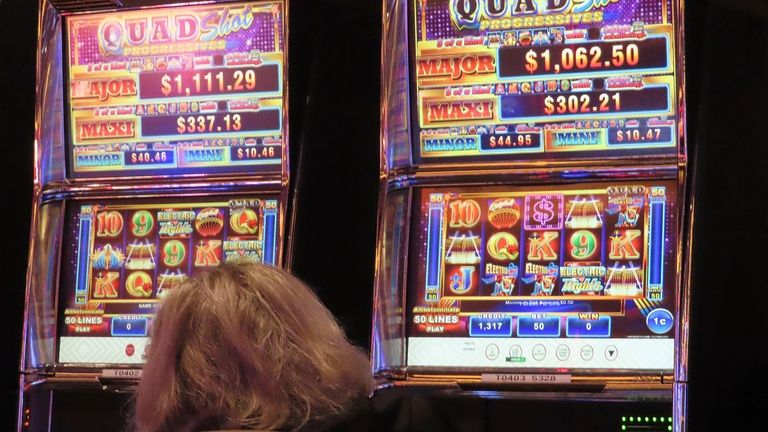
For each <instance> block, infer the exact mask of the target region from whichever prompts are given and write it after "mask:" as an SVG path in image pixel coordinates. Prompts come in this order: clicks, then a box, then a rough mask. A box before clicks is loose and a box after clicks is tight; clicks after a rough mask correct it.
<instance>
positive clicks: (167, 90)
mask: <svg viewBox="0 0 768 432" xmlns="http://www.w3.org/2000/svg"><path fill="white" fill-rule="evenodd" d="M160 82H161V84H162V86H163V88H162V89H161V91H162V92H163V94H164V95H166V96H168V95H169V94H171V77H169V76H168V74H165V75H163V79H162V80H160Z"/></svg>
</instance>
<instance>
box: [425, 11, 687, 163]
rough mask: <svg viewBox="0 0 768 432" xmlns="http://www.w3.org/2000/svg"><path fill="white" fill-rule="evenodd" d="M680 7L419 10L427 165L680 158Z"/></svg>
mask: <svg viewBox="0 0 768 432" xmlns="http://www.w3.org/2000/svg"><path fill="white" fill-rule="evenodd" d="M675 5H676V2H675V1H674V0H601V1H597V0H588V1H576V0H550V1H532V0H528V1H526V0H493V1H492V0H411V10H412V13H413V15H412V16H413V17H414V19H413V21H412V30H411V34H412V37H413V39H414V41H415V42H414V43H413V44H412V45H413V48H412V49H413V50H414V51H413V52H412V63H411V70H412V76H413V84H412V85H413V88H414V89H415V91H414V92H413V96H412V97H413V104H414V106H415V107H417V109H415V110H414V112H415V114H414V116H415V117H417V118H414V119H413V123H414V124H415V125H418V127H417V131H418V133H416V134H414V143H413V145H414V155H416V158H417V161H419V162H422V163H437V162H443V163H449V162H450V163H453V162H462V161H489V162H490V161H501V160H531V159H542V158H544V159H549V160H556V159H567V158H584V157H588V158H604V157H611V156H613V157H619V156H622V157H626V156H659V155H662V156H674V155H675V154H676V151H677V144H678V128H679V126H680V121H679V113H678V112H677V111H678V110H677V103H678V101H677V96H676V92H677V90H676V89H677V84H676V79H677V77H676V72H675V71H676V69H675V53H676V47H675V34H676V33H675V32H676V23H675V22H674V20H673V15H674V14H673V10H674V7H675Z"/></svg>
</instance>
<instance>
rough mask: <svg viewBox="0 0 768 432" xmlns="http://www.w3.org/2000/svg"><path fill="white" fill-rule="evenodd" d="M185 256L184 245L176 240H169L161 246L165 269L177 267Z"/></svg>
mask: <svg viewBox="0 0 768 432" xmlns="http://www.w3.org/2000/svg"><path fill="white" fill-rule="evenodd" d="M186 255H187V250H186V248H185V247H184V244H183V243H182V242H180V241H178V240H171V241H169V242H168V243H166V244H165V246H163V264H165V265H166V266H167V267H178V266H179V265H181V263H183V262H184V257H186Z"/></svg>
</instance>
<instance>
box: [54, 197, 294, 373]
mask: <svg viewBox="0 0 768 432" xmlns="http://www.w3.org/2000/svg"><path fill="white" fill-rule="evenodd" d="M279 208H280V206H279V205H278V199H277V198H276V197H268V196H267V197H265V196H261V197H253V196H244V197H219V196H217V197H210V198H208V199H194V200H190V199H182V198H179V199H177V200H174V201H168V200H167V199H165V200H159V199H154V200H143V201H142V200H120V201H114V200H104V201H98V202H90V201H88V202H72V203H70V205H68V206H67V208H66V213H65V214H66V216H65V222H64V223H65V232H64V238H63V244H64V248H63V252H62V257H61V263H62V265H61V271H60V274H61V276H60V277H61V282H60V288H59V296H60V299H59V304H60V305H61V311H62V313H60V314H59V331H58V338H59V339H58V340H59V344H58V363H60V364H68V365H76V364H141V363H143V362H144V358H145V355H144V354H145V347H146V345H147V342H148V335H149V330H150V327H151V325H152V320H153V318H154V314H155V312H156V309H157V306H159V302H160V301H161V300H162V298H163V297H165V296H166V295H167V294H168V293H169V292H171V291H173V289H174V288H175V287H176V286H178V284H179V283H181V282H183V281H184V279H186V278H187V277H189V276H190V275H193V274H195V273H196V272H199V271H204V270H205V269H207V268H211V267H216V266H219V265H220V264H221V263H227V262H255V263H265V264H271V265H275V264H276V263H277V256H278V253H279V251H278V245H279V244H280V241H279V240H280V237H281V235H280V232H281V228H280V215H279V214H278V212H279Z"/></svg>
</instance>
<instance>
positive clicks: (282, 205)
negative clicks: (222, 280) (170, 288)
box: [42, 190, 287, 373]
mask: <svg viewBox="0 0 768 432" xmlns="http://www.w3.org/2000/svg"><path fill="white" fill-rule="evenodd" d="M236 198H258V199H275V200H277V201H278V206H277V209H278V212H279V214H278V217H277V227H276V231H275V233H276V238H275V248H276V250H275V259H276V265H277V266H282V265H283V263H284V254H285V246H284V244H283V243H284V241H285V238H286V235H285V229H284V227H285V223H286V219H285V211H286V204H287V203H286V202H285V201H286V199H285V194H284V193H282V192H280V191H275V190H263V191H259V190H250V191H233V192H229V193H223V194H212V193H200V192H198V193H188V194H178V195H167V194H158V195H146V196H141V197H138V196H129V195H119V196H114V197H110V196H92V197H78V198H68V199H64V200H63V208H62V212H61V218H62V219H61V227H62V231H61V232H60V234H59V236H60V237H59V245H58V249H57V251H56V256H55V259H56V263H57V264H56V266H55V269H56V270H55V271H56V277H55V289H54V290H53V291H54V292H53V295H54V299H53V303H54V310H55V312H56V319H55V324H54V327H55V329H54V332H53V336H54V345H53V349H54V353H53V358H54V365H53V367H54V369H55V370H57V371H72V372H88V373H90V372H92V371H93V370H94V369H96V370H107V369H141V368H143V367H144V364H146V362H145V361H142V362H141V363H89V362H82V363H66V362H61V361H60V360H59V358H60V350H61V338H62V331H63V328H64V319H65V315H64V313H63V312H64V311H63V308H64V307H66V306H67V304H68V300H69V299H70V297H71V296H70V294H71V293H72V292H73V291H74V288H73V287H70V288H71V289H66V288H65V287H63V286H62V281H63V274H64V272H65V271H68V270H72V269H71V267H67V265H66V263H65V262H64V257H65V252H64V248H65V247H66V246H67V244H68V243H67V242H68V241H72V240H74V239H73V238H72V237H71V236H70V235H69V232H71V231H72V230H71V228H72V227H71V226H70V222H72V221H75V220H76V219H77V209H78V208H79V206H81V205H84V204H89V203H91V204H92V203H103V202H108V203H110V204H114V203H118V204H125V203H133V204H139V205H141V204H148V205H153V206H161V205H162V204H163V203H164V202H167V201H173V203H174V204H177V203H181V204H183V203H193V204H194V203H199V202H201V201H203V202H204V201H206V200H229V199H236ZM42 205H43V206H44V205H46V204H45V203H43V204H42ZM72 298H73V297H72ZM110 337H111V338H115V339H120V337H118V336H110ZM146 338H147V341H149V340H150V333H148V334H147V336H146Z"/></svg>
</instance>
